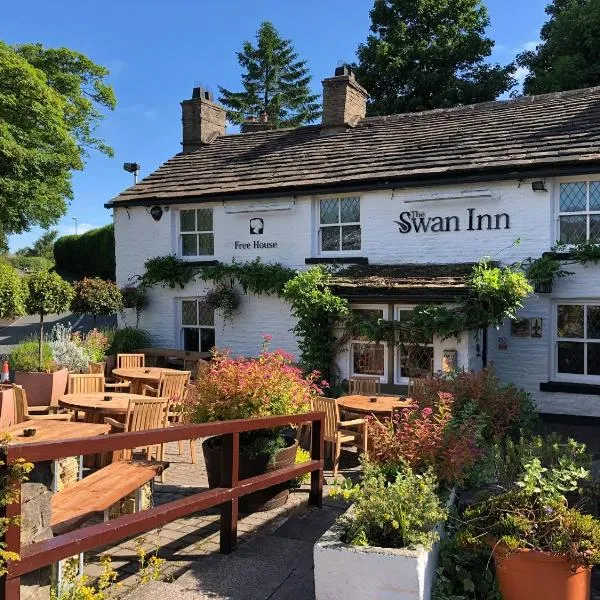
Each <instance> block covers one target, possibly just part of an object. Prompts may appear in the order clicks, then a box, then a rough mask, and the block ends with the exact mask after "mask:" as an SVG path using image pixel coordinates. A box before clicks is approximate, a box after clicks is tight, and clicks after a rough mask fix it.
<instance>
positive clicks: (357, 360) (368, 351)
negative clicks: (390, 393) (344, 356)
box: [352, 344, 385, 375]
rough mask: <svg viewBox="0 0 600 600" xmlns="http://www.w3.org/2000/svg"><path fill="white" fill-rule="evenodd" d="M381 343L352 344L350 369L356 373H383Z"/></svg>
mask: <svg viewBox="0 0 600 600" xmlns="http://www.w3.org/2000/svg"><path fill="white" fill-rule="evenodd" d="M384 361H385V348H384V346H383V344H352V371H353V373H356V374H357V375H383V371H384Z"/></svg>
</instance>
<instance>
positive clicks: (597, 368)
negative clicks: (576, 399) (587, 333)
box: [587, 344, 600, 375]
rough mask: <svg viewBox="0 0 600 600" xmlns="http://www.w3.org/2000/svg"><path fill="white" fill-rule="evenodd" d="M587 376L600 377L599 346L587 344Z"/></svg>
mask: <svg viewBox="0 0 600 600" xmlns="http://www.w3.org/2000/svg"><path fill="white" fill-rule="evenodd" d="M587 353H588V355H587V374H588V375H600V344H587Z"/></svg>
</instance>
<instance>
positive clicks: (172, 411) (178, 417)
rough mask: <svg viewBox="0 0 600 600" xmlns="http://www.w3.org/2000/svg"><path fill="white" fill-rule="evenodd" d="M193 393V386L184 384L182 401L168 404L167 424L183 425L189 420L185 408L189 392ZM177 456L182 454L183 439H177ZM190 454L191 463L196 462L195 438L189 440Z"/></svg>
mask: <svg viewBox="0 0 600 600" xmlns="http://www.w3.org/2000/svg"><path fill="white" fill-rule="evenodd" d="M193 393H194V386H193V385H190V384H186V385H185V387H184V391H183V403H180V404H171V405H170V406H169V414H168V415H167V420H168V424H169V425H183V424H186V425H187V424H188V423H189V422H190V418H189V417H190V414H189V412H188V410H187V405H188V403H187V399H188V397H189V395H190V394H193ZM177 446H178V450H179V456H181V455H182V454H183V440H177ZM190 456H191V459H192V464H193V465H195V464H196V440H190Z"/></svg>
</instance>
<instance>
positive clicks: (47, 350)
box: [8, 339, 54, 373]
mask: <svg viewBox="0 0 600 600" xmlns="http://www.w3.org/2000/svg"><path fill="white" fill-rule="evenodd" d="M8 362H9V364H10V368H11V369H12V370H14V371H26V372H37V371H41V372H43V373H48V372H50V371H53V370H54V360H53V354H52V348H51V347H50V344H47V343H44V344H43V345H42V368H41V369H40V365H39V341H38V340H36V339H30V340H25V341H23V342H21V343H20V344H18V345H17V346H15V347H14V348H13V351H12V352H11V353H10V356H9V360H8Z"/></svg>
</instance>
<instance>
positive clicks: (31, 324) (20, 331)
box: [0, 313, 117, 354]
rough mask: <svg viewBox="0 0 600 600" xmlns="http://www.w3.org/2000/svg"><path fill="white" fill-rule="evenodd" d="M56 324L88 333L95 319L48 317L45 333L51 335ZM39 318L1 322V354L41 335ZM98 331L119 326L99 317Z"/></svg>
mask: <svg viewBox="0 0 600 600" xmlns="http://www.w3.org/2000/svg"><path fill="white" fill-rule="evenodd" d="M56 323H62V324H64V325H67V324H69V323H71V325H72V327H73V331H81V332H84V333H85V332H87V331H89V330H90V329H92V328H93V327H94V319H93V317H90V316H88V315H74V314H72V313H63V314H61V315H48V316H46V317H45V318H44V332H45V333H47V334H48V333H50V331H51V329H52V327H54V325H55V324H56ZM39 324H40V319H39V317H30V316H27V317H21V318H19V319H17V320H16V321H14V322H12V323H10V322H7V321H0V354H9V353H10V352H11V350H12V348H13V346H15V345H16V344H18V343H19V342H22V341H23V340H25V339H28V338H32V337H34V338H36V339H37V336H38V335H39V334H38V332H39ZM96 326H97V327H98V329H109V328H115V327H116V326H117V319H116V318H115V317H114V316H111V317H98V322H97V325H96Z"/></svg>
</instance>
